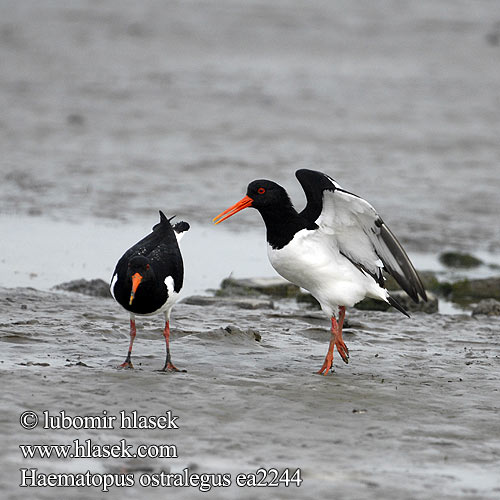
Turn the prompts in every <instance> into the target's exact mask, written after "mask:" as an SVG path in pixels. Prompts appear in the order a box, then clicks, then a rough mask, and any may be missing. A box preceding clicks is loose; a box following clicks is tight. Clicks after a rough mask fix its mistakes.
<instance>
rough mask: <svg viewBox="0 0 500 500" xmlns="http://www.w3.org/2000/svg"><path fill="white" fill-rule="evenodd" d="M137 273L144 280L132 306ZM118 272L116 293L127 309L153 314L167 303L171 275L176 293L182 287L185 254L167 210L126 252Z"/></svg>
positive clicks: (116, 272)
mask: <svg viewBox="0 0 500 500" xmlns="http://www.w3.org/2000/svg"><path fill="white" fill-rule="evenodd" d="M178 224H181V223H178ZM182 224H186V225H187V223H182ZM187 227H188V228H189V225H187ZM135 272H140V274H141V275H142V276H143V280H142V281H141V284H140V285H139V287H138V288H137V291H136V293H135V298H134V300H133V302H132V305H129V300H130V293H131V289H132V279H131V277H132V275H133V274H134V273H135ZM115 275H116V277H117V279H116V283H115V284H114V286H113V289H112V293H113V296H114V297H115V299H116V300H117V301H118V302H119V303H120V304H121V305H122V306H123V307H124V308H125V309H127V310H128V311H130V312H132V313H136V314H149V313H152V312H154V311H157V310H158V309H159V308H160V307H161V306H163V305H164V304H165V302H166V301H167V299H168V290H167V286H166V284H165V279H166V278H167V277H169V276H171V277H172V279H173V284H174V291H175V292H179V291H180V290H181V288H182V284H183V280H184V265H183V261H182V255H181V252H180V249H179V245H178V244H177V237H176V235H175V232H174V229H173V228H172V225H171V224H170V221H169V219H167V218H166V217H165V214H164V213H163V212H161V211H160V222H159V223H158V224H156V225H155V226H154V227H153V231H152V232H151V233H150V234H148V235H147V236H146V237H144V238H143V239H142V240H140V241H139V242H138V243H136V244H135V245H134V246H133V247H131V248H129V249H128V250H127V251H126V252H125V253H124V254H123V256H122V257H121V258H120V260H119V261H118V263H117V264H116V268H115V271H114V273H113V279H114V278H115Z"/></svg>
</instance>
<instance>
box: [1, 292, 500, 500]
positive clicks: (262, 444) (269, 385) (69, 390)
mask: <svg viewBox="0 0 500 500" xmlns="http://www.w3.org/2000/svg"><path fill="white" fill-rule="evenodd" d="M0 305H1V307H2V310H3V311H4V314H3V315H2V317H3V319H2V321H1V325H0V341H1V342H2V344H1V345H2V358H1V363H0V371H1V372H0V373H1V380H2V393H3V400H4V406H3V407H4V411H3V412H2V416H1V417H0V418H1V425H2V429H3V434H4V436H5V438H4V443H3V447H2V453H3V458H2V464H3V466H2V469H1V472H0V474H1V476H2V480H1V481H0V484H1V485H2V486H1V490H2V491H1V495H2V497H4V498H12V499H17V498H25V496H26V495H27V494H28V495H29V496H30V497H31V498H40V499H44V498H96V496H97V495H101V494H102V493H101V490H100V489H99V488H78V489H75V488H72V489H68V488H57V489H54V488H19V486H18V485H19V482H20V477H21V476H20V472H19V469H20V468H21V467H24V468H38V470H39V472H42V473H50V472H56V473H57V472H71V473H77V472H80V473H83V472H86V471H87V470H90V471H91V472H94V473H99V474H105V473H122V474H126V473H131V474H135V477H136V478H138V477H139V476H140V475H141V474H143V473H145V472H146V473H150V474H153V473H155V472H160V471H162V470H163V471H167V472H181V471H182V470H183V469H184V468H189V470H190V471H191V472H196V473H221V474H222V473H226V474H231V477H232V479H233V486H231V487H230V488H214V489H213V490H212V492H211V493H203V494H202V493H200V492H199V490H198V489H196V488H180V487H179V488H144V487H141V486H139V485H138V484H136V485H135V486H133V487H130V488H128V487H124V488H117V487H115V488H113V487H111V488H110V490H109V492H107V493H106V498H111V499H113V498H132V497H134V498H135V497H137V495H138V494H144V495H147V497H148V498H165V496H166V495H174V497H175V498H193V497H196V496H198V495H202V496H203V495H204V496H205V497H206V496H209V497H214V498H215V497H217V498H234V495H235V494H236V493H237V494H238V497H241V498H268V497H269V498H308V497H309V498H313V497H314V496H320V495H323V496H324V495H328V497H329V498H335V499H337V498H338V499H342V498H389V499H400V498H416V499H426V498H449V499H451V498H467V499H469V498H470V499H472V498H487V499H488V498H491V499H493V498H498V496H499V495H500V479H499V477H498V463H499V460H500V437H499V436H500V432H499V431H500V423H499V422H500V419H499V404H498V401H499V386H498V379H499V376H500V363H499V360H500V339H499V336H498V332H499V327H500V321H499V319H498V318H496V317H487V316H481V317H471V316H470V315H465V314H464V315H453V316H452V315H441V314H433V315H428V314H423V313H415V314H413V316H412V318H411V319H406V318H404V317H402V316H401V315H399V314H396V313H389V312H374V311H357V310H351V311H350V312H349V316H348V321H349V324H350V327H349V328H348V329H346V331H345V335H344V338H345V341H346V343H347V345H348V346H349V349H350V353H351V360H350V363H349V365H345V364H344V363H342V362H341V360H340V358H339V357H338V356H337V357H336V358H335V373H333V374H330V375H328V376H326V377H323V376H320V375H316V374H315V371H316V370H317V369H319V367H320V366H321V364H322V362H323V358H324V355H325V353H326V350H327V345H328V339H329V333H328V330H327V328H328V321H327V320H326V319H325V318H323V316H322V315H321V313H318V312H315V311H308V310H306V309H302V308H298V307H297V305H296V304H292V303H291V302H288V301H286V300H283V301H278V302H276V303H275V304H274V308H273V309H271V308H257V309H251V310H249V309H243V308H241V307H237V306H236V305H235V304H232V303H230V302H227V301H224V300H222V299H221V301H220V302H217V301H215V302H213V303H209V304H207V305H204V306H199V305H191V304H188V303H179V304H178V305H177V306H176V307H175V308H174V310H173V315H172V334H173V340H172V353H173V360H174V362H175V363H176V365H177V366H178V367H179V368H185V369H187V373H160V372H158V371H156V370H158V369H159V368H161V367H162V365H163V361H164V342H163V337H162V335H161V330H162V326H163V325H162V318H161V316H159V317H150V318H146V319H141V320H140V321H139V322H138V336H137V338H136V343H135V346H134V356H133V360H134V363H135V366H136V369H135V370H133V371H131V370H126V371H124V370H118V369H116V366H117V365H118V364H120V363H121V362H122V361H123V359H124V357H125V354H126V349H127V346H128V319H127V315H126V314H124V313H123V311H121V310H120V308H119V307H118V306H117V305H116V304H115V303H114V302H113V301H112V300H111V299H105V298H94V297H87V296H84V295H79V294H75V293H68V292H42V291H38V290H35V289H29V288H11V289H7V288H2V289H0ZM27 410H33V411H35V412H36V413H37V414H39V415H40V416H41V415H42V412H43V411H49V412H50V413H51V414H54V415H58V414H60V412H61V411H64V412H65V413H66V414H68V415H72V416H75V415H80V416H84V415H103V411H106V412H107V414H108V415H119V414H120V411H126V412H132V411H134V410H136V411H137V412H138V414H141V415H156V416H158V415H165V412H167V411H171V412H172V414H173V415H175V416H177V417H178V420H177V424H178V427H179V428H178V429H168V430H161V429H122V428H114V429H89V430H86V429H68V430H61V429H44V428H43V427H42V426H41V425H39V426H38V427H36V428H35V429H32V430H25V429H23V428H22V427H21V426H20V422H19V417H20V414H21V413H22V412H24V411H27ZM74 439H79V440H80V441H82V442H83V441H84V440H86V439H91V440H92V441H93V442H96V443H100V444H104V443H108V444H113V443H118V442H119V441H120V440H121V439H125V440H126V441H127V443H131V444H134V445H137V444H139V443H142V444H160V443H169V444H174V445H175V446H176V449H177V458H162V459H159V458H141V459H131V458H106V459H104V458H86V459H36V458H33V459H23V458H22V457H21V452H20V449H19V444H23V443H24V444H26V443H28V444H29V443H32V444H34V443H37V444H68V443H71V442H72V441H73V440H74ZM261 467H263V468H267V469H269V468H276V469H278V470H283V469H285V468H289V469H290V470H291V471H294V470H295V469H296V468H300V469H301V473H302V479H303V482H302V484H301V486H300V487H299V488H297V487H296V486H294V485H291V486H289V487H288V488H285V487H284V486H280V487H277V488H250V487H249V488H238V491H237V492H236V490H235V489H236V486H235V485H234V478H235V477H236V475H237V474H238V473H242V472H245V473H251V472H255V471H256V470H257V469H259V468H261Z"/></svg>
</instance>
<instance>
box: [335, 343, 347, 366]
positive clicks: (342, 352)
mask: <svg viewBox="0 0 500 500" xmlns="http://www.w3.org/2000/svg"><path fill="white" fill-rule="evenodd" d="M335 346H336V347H337V351H339V354H340V357H341V358H342V361H343V362H344V363H345V364H348V363H349V349H348V348H347V346H346V345H345V344H344V341H343V340H342V339H337V340H335Z"/></svg>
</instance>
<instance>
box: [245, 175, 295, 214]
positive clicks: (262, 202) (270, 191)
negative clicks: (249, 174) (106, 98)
mask: <svg viewBox="0 0 500 500" xmlns="http://www.w3.org/2000/svg"><path fill="white" fill-rule="evenodd" d="M247 196H248V197H249V198H251V199H252V205H251V206H252V207H253V208H256V209H258V210H261V209H264V210H265V209H266V208H271V207H276V206H290V205H291V202H290V198H289V197H288V194H287V192H286V191H285V189H284V188H282V187H281V186H280V185H279V184H276V182H273V181H268V180H267V179H258V180H256V181H252V182H251V183H250V184H249V185H248V188H247Z"/></svg>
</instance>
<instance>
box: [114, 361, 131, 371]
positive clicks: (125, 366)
mask: <svg viewBox="0 0 500 500" xmlns="http://www.w3.org/2000/svg"><path fill="white" fill-rule="evenodd" d="M117 368H118V369H119V370H121V369H126V370H133V369H134V365H133V364H132V361H125V362H124V363H122V364H121V365H118V366H117Z"/></svg>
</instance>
